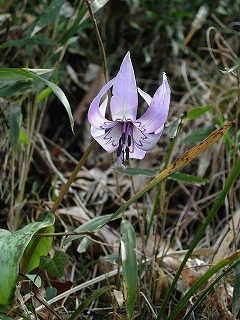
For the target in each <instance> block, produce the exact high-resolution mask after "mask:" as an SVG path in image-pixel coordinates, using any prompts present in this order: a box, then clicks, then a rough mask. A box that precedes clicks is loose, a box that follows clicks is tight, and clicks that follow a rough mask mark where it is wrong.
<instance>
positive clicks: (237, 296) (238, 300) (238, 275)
mask: <svg viewBox="0 0 240 320" xmlns="http://www.w3.org/2000/svg"><path fill="white" fill-rule="evenodd" d="M239 310H240V264H239V265H237V266H236V268H235V283H234V288H233V297H232V314H233V318H234V319H236V318H237V315H238V313H239Z"/></svg>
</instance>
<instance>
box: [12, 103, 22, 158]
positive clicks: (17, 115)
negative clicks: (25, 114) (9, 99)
mask: <svg viewBox="0 0 240 320" xmlns="http://www.w3.org/2000/svg"><path fill="white" fill-rule="evenodd" d="M21 124H22V108H21V104H20V105H19V104H12V105H11V107H10V118H9V139H10V142H11V145H12V149H13V151H14V152H17V149H18V141H19V135H20V129H21Z"/></svg>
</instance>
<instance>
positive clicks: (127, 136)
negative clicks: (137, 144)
mask: <svg viewBox="0 0 240 320" xmlns="http://www.w3.org/2000/svg"><path fill="white" fill-rule="evenodd" d="M121 131H122V135H121V137H120V139H119V143H118V148H117V157H118V158H121V160H122V163H124V161H125V160H126V161H128V160H129V153H130V147H131V145H132V123H131V122H122V123H121Z"/></svg>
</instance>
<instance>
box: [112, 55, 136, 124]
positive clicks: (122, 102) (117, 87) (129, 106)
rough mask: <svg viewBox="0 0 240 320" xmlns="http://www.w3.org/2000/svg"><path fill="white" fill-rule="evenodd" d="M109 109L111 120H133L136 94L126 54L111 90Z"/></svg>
mask: <svg viewBox="0 0 240 320" xmlns="http://www.w3.org/2000/svg"><path fill="white" fill-rule="evenodd" d="M112 93H113V97H112V99H111V103H110V108H111V114H112V119H113V120H128V121H129V120H135V119H136V115H137V106H138V94H137V87H136V79H135V75H134V70H133V66H132V62H131V58H130V53H129V52H128V53H127V54H126V55H125V57H124V59H123V62H122V64H121V67H120V70H119V72H118V74H117V76H116V78H115V82H114V85H113V89H112Z"/></svg>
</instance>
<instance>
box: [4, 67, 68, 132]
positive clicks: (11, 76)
mask: <svg viewBox="0 0 240 320" xmlns="http://www.w3.org/2000/svg"><path fill="white" fill-rule="evenodd" d="M42 71H43V72H47V71H49V70H48V69H47V70H46V69H43V70H42ZM40 73H41V69H37V70H36V71H34V72H33V69H25V68H2V69H0V83H1V82H6V84H9V83H12V82H14V81H20V80H24V79H25V80H26V79H34V80H38V81H41V82H42V83H44V84H45V85H47V86H48V87H50V88H51V89H52V91H53V92H54V93H55V95H56V96H57V97H58V99H59V100H60V101H61V102H62V104H63V105H64V107H65V109H66V111H67V114H68V118H69V120H70V124H71V128H72V131H73V124H74V119H73V116H72V112H71V107H70V104H69V102H68V99H67V97H66V96H65V94H64V92H63V91H62V89H60V88H59V87H58V86H57V85H56V84H54V83H53V82H51V81H49V80H46V79H45V78H43V77H40V76H39V75H38V74H40Z"/></svg>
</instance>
